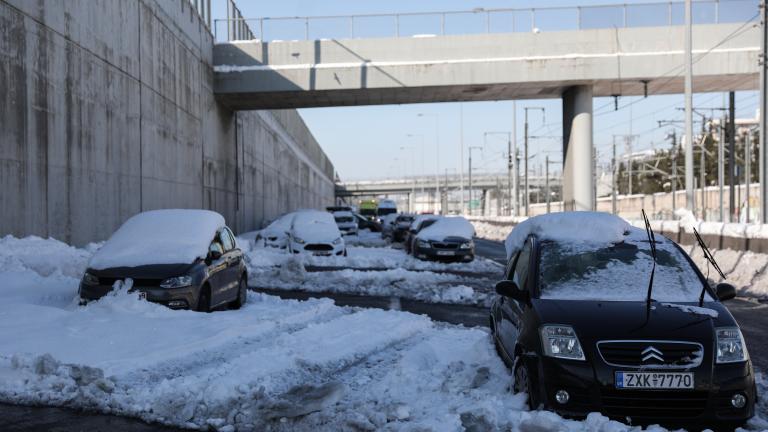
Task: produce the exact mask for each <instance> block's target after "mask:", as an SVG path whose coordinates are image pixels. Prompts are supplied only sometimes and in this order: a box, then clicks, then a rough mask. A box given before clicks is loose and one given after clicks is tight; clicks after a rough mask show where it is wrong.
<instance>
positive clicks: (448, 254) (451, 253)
mask: <svg viewBox="0 0 768 432" xmlns="http://www.w3.org/2000/svg"><path fill="white" fill-rule="evenodd" d="M437 254H438V255H440V256H453V251H437Z"/></svg>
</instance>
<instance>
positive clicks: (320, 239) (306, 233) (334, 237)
mask: <svg viewBox="0 0 768 432" xmlns="http://www.w3.org/2000/svg"><path fill="white" fill-rule="evenodd" d="M288 250H289V251H291V252H292V253H294V254H302V253H303V254H310V255H321V256H332V255H345V256H346V254H347V246H346V244H345V243H344V238H342V236H341V231H339V227H338V226H337V225H336V220H335V219H334V218H333V215H332V214H330V213H328V212H324V211H317V210H303V211H300V212H297V213H296V216H295V217H294V218H293V223H291V229H290V231H288Z"/></svg>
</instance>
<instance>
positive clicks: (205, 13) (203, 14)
mask: <svg viewBox="0 0 768 432" xmlns="http://www.w3.org/2000/svg"><path fill="white" fill-rule="evenodd" d="M188 1H189V4H190V5H192V7H193V8H194V9H195V10H196V11H197V14H198V15H200V18H201V19H202V20H203V22H204V23H205V25H206V26H207V27H208V30H210V29H211V0H188Z"/></svg>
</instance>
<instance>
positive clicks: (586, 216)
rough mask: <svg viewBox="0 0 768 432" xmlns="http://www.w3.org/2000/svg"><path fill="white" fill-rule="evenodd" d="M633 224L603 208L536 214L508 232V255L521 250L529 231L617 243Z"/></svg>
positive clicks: (544, 235) (554, 237)
mask: <svg viewBox="0 0 768 432" xmlns="http://www.w3.org/2000/svg"><path fill="white" fill-rule="evenodd" d="M630 227H631V225H630V224H629V222H627V221H625V220H624V219H622V218H620V217H618V216H614V215H612V214H608V213H600V212H586V211H579V212H563V213H549V214H544V215H540V216H535V217H532V218H529V219H526V220H525V221H523V222H520V223H519V224H517V225H516V226H515V228H514V229H513V230H512V232H511V233H510V234H509V236H507V240H506V241H505V242H504V246H505V248H506V250H507V259H509V258H511V257H512V255H513V254H514V253H515V252H517V251H518V250H520V249H521V248H522V247H523V244H524V243H525V240H526V239H527V238H528V236H529V235H531V234H534V235H536V236H537V237H538V238H539V239H541V240H554V241H590V242H595V243H615V242H619V241H621V240H622V239H623V238H624V233H626V232H627V231H629V229H630Z"/></svg>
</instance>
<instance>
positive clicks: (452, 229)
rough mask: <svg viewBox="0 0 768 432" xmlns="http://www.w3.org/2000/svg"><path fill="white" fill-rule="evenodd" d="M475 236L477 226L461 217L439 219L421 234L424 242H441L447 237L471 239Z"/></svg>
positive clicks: (420, 236)
mask: <svg viewBox="0 0 768 432" xmlns="http://www.w3.org/2000/svg"><path fill="white" fill-rule="evenodd" d="M474 235H475V226H474V225H472V224H471V223H470V222H469V221H468V220H466V219H464V218H463V217H461V216H451V217H444V218H440V219H438V220H437V221H436V222H435V223H433V224H432V225H430V226H428V227H426V228H424V229H423V230H421V231H420V232H419V236H418V237H419V238H420V239H422V240H436V241H440V240H443V239H445V238H446V237H461V238H465V239H471V238H472V237H474Z"/></svg>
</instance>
